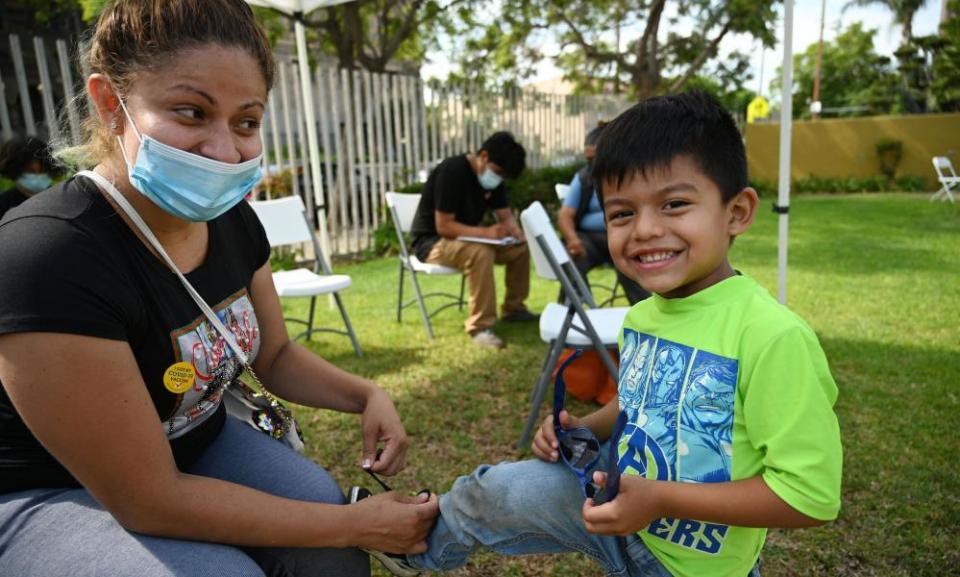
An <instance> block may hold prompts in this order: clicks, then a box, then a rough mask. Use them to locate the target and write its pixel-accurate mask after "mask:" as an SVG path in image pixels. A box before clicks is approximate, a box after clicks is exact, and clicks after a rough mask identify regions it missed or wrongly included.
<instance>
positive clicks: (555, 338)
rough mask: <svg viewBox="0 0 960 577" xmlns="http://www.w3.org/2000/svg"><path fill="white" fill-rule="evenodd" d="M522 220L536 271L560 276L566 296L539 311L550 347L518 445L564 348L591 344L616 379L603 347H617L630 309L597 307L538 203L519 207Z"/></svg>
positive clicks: (532, 422)
mask: <svg viewBox="0 0 960 577" xmlns="http://www.w3.org/2000/svg"><path fill="white" fill-rule="evenodd" d="M520 222H521V224H522V225H523V233H524V235H525V236H526V237H527V244H528V245H529V247H530V254H531V256H532V257H533V264H534V268H535V269H536V271H537V275H539V276H540V277H541V278H545V279H548V280H555V281H559V282H560V285H561V286H562V287H563V291H564V295H565V301H566V302H564V303H563V304H560V303H548V304H547V306H546V308H544V309H543V312H542V313H540V338H541V339H542V340H543V341H544V342H546V343H549V344H550V348H549V350H548V351H547V358H546V360H545V361H544V363H543V369H541V371H540V376H538V377H537V382H536V384H535V385H534V388H533V399H532V402H531V407H530V414H529V416H528V417H527V423H526V425H525V426H524V428H523V433H522V434H521V435H520V442H519V443H518V446H521V447H523V446H526V445H527V444H528V443H529V442H530V434H531V433H532V431H533V427H534V426H535V425H536V423H537V420H538V418H539V415H540V405H541V404H542V403H543V398H544V396H545V395H546V391H547V387H548V385H549V381H550V375H551V373H552V372H553V368H554V367H555V366H556V364H557V359H559V358H560V353H561V352H563V349H564V348H565V347H579V348H583V347H593V348H594V349H595V350H596V351H597V352H598V353H599V354H600V358H601V359H603V364H604V365H605V366H606V367H607V370H608V371H610V374H611V375H612V376H613V378H614V380H616V379H617V376H618V371H617V365H616V364H614V362H613V359H612V358H611V357H610V353H609V352H608V351H607V349H608V348H609V347H616V346H617V337H618V336H619V334H620V327H621V326H622V325H623V318H624V317H625V316H626V314H627V311H628V310H630V308H629V307H611V308H597V305H596V303H595V302H594V300H593V296H592V295H591V294H590V289H589V287H587V284H586V283H585V282H584V281H583V278H582V277H581V276H580V272H579V271H578V270H577V267H576V266H574V264H573V261H571V260H570V256H569V255H568V254H567V251H566V250H565V249H564V247H563V244H562V243H561V242H560V237H559V236H557V232H556V231H555V230H554V229H553V225H552V224H551V223H550V218H549V217H548V216H547V212H546V210H544V208H543V205H542V204H540V203H539V202H534V203H533V204H531V205H530V206H529V207H528V208H527V209H526V210H524V211H523V212H521V213H520ZM588 307H589V308H588Z"/></svg>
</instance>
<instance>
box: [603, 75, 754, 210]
mask: <svg viewBox="0 0 960 577" xmlns="http://www.w3.org/2000/svg"><path fill="white" fill-rule="evenodd" d="M678 156H689V157H690V158H691V159H693V161H694V162H695V163H696V164H697V166H699V167H700V170H701V171H703V174H705V175H706V176H707V178H709V179H710V180H712V181H713V182H714V184H716V185H717V188H719V189H720V194H721V196H722V197H723V202H724V203H727V202H729V201H730V199H732V198H733V197H734V196H736V195H737V193H739V192H740V191H741V190H743V189H744V188H746V187H747V186H748V181H747V153H746V149H745V148H744V146H743V138H742V137H741V136H740V130H739V129H738V128H737V123H736V122H734V120H733V117H732V116H730V113H729V112H727V111H726V110H725V109H724V108H723V107H722V106H721V105H720V103H719V102H717V100H716V99H714V98H713V97H712V96H710V95H709V94H707V93H706V92H703V91H700V90H694V91H690V92H686V93H683V94H671V95H667V96H657V97H655V98H650V99H648V100H644V101H643V102H640V103H639V104H637V105H635V106H633V107H632V108H630V109H629V110H627V111H626V112H624V113H622V114H621V115H620V116H618V117H616V118H615V119H614V120H613V121H612V122H610V123H609V124H607V125H606V127H604V129H603V132H602V133H601V134H600V138H599V140H598V141H597V157H596V159H595V160H594V161H593V180H594V182H596V183H598V184H600V186H598V187H597V191H598V193H599V194H600V195H601V198H602V194H603V192H602V189H603V185H607V184H612V185H613V186H615V187H619V186H620V185H621V184H622V183H623V182H624V181H625V180H628V179H630V178H633V177H634V176H635V175H636V174H640V175H641V176H646V174H647V172H648V171H650V170H661V169H665V168H667V167H669V166H670V163H671V162H673V159H674V158H676V157H678Z"/></svg>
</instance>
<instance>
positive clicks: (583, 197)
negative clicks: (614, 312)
mask: <svg viewBox="0 0 960 577" xmlns="http://www.w3.org/2000/svg"><path fill="white" fill-rule="evenodd" d="M602 130H603V125H602V124H601V125H600V126H597V127H596V128H594V129H593V130H591V131H590V132H588V133H587V137H586V138H585V139H584V141H583V156H584V157H586V159H587V165H586V166H584V167H583V168H582V169H580V171H579V172H577V174H576V175H574V177H573V180H572V181H571V182H570V189H569V190H568V191H567V195H566V196H565V197H564V198H563V205H562V206H561V207H560V213H559V214H557V225H558V226H559V227H560V234H562V235H563V239H564V242H565V243H566V245H567V252H569V253H570V256H571V257H572V258H573V263H574V264H575V265H576V266H577V270H579V271H580V275H581V276H583V278H584V280H586V279H587V272H588V271H589V270H590V269H593V268H595V267H598V266H600V265H602V264H608V265H610V266H613V259H611V258H610V249H609V248H607V225H606V223H605V222H604V219H603V209H602V208H601V207H600V200H599V199H598V198H597V193H596V190H595V189H594V186H593V178H592V177H591V176H590V172H591V171H592V170H593V157H594V155H595V154H596V150H597V139H598V138H599V137H600V132H601V131H602ZM614 270H616V269H614ZM616 272H617V279H618V280H619V281H620V286H622V287H623V290H624V292H626V293H627V300H628V301H629V302H630V304H631V305H632V304H636V303H637V302H639V301H641V300H643V299H645V298H647V297H648V296H650V293H648V292H647V291H645V290H644V289H643V287H641V286H640V285H638V284H637V283H635V282H634V281H632V280H630V278H629V277H627V275H625V274H623V273H622V272H620V271H619V270H616ZM560 293H561V300H563V291H562V290H561V291H560Z"/></svg>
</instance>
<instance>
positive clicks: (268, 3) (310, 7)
mask: <svg viewBox="0 0 960 577" xmlns="http://www.w3.org/2000/svg"><path fill="white" fill-rule="evenodd" d="M349 1H351V0H247V3H248V4H252V5H254V6H264V7H267V8H273V9H274V10H277V11H279V12H283V13H284V14H288V15H289V16H290V17H291V18H293V31H294V35H295V36H296V41H297V62H298V65H299V72H300V86H301V92H302V96H303V102H304V107H303V108H304V121H305V122H306V123H307V151H308V154H309V155H310V179H311V181H312V182H313V199H314V202H315V206H316V207H317V212H318V215H317V217H318V218H317V221H318V222H317V224H318V225H319V227H320V243H321V245H322V248H323V252H324V253H325V254H326V255H327V256H328V257H329V255H330V254H331V253H330V233H329V232H328V231H327V208H326V204H325V203H324V201H323V181H322V180H321V176H320V146H319V144H317V117H316V114H315V112H316V111H315V110H314V108H313V103H314V102H315V101H314V99H313V84H312V83H311V82H310V62H309V60H308V57H307V34H306V31H305V30H304V26H303V22H304V17H305V16H306V14H308V13H310V12H312V11H314V10H316V9H317V8H323V7H325V6H333V5H336V4H345V3H346V2H349Z"/></svg>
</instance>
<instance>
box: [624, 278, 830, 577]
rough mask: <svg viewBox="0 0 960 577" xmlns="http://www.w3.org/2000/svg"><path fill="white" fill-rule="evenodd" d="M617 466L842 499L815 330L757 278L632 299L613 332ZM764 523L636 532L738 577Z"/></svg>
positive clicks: (680, 556)
mask: <svg viewBox="0 0 960 577" xmlns="http://www.w3.org/2000/svg"><path fill="white" fill-rule="evenodd" d="M620 339H621V340H620V379H619V400H620V408H621V409H623V410H626V411H627V414H628V417H629V424H628V425H627V427H626V429H625V431H624V434H623V436H622V437H621V440H620V444H619V455H620V458H619V465H620V470H621V471H623V472H624V474H637V475H644V476H645V477H646V478H648V479H656V480H661V481H675V482H681V483H723V482H726V481H735V480H738V479H746V478H750V477H754V476H757V475H762V477H763V480H764V481H765V482H766V483H767V485H768V486H769V487H770V489H771V490H773V492H774V493H776V494H777V495H778V496H779V497H780V498H781V499H783V500H784V501H786V502H787V504H789V505H790V506H792V507H793V508H795V509H797V510H798V511H800V512H801V513H804V514H805V515H808V516H810V517H813V518H815V519H822V520H830V519H834V518H836V516H837V513H838V511H839V509H840V475H841V466H842V449H841V446H840V429H839V426H838V424H837V418H836V415H835V414H834V411H833V404H834V402H835V401H836V399H837V386H836V383H834V381H833V377H832V376H831V375H830V369H829V367H828V366H827V359H826V357H825V356H824V354H823V350H822V349H821V348H820V343H819V341H818V340H817V337H816V335H815V334H814V332H813V330H811V329H810V327H809V326H807V324H806V323H805V322H804V321H803V320H802V319H800V317H798V316H797V315H795V314H794V313H793V312H791V311H790V310H789V309H787V308H786V307H784V306H782V305H780V304H779V303H777V302H776V301H775V300H774V299H773V298H772V297H771V296H770V294H769V293H768V292H767V291H766V290H765V289H763V288H762V287H760V286H759V285H758V284H757V283H756V282H755V281H754V280H753V279H751V278H749V277H746V276H735V277H732V278H729V279H726V280H724V281H722V282H720V283H717V284H716V285H713V286H711V287H709V288H707V289H705V290H703V291H700V292H698V293H697V294H695V295H692V296H690V297H687V298H683V299H665V298H662V297H660V296H658V295H654V296H652V297H651V298H649V299H647V300H645V301H641V302H640V303H637V304H636V305H634V306H633V308H631V309H630V311H629V313H628V314H627V316H626V319H625V320H624V324H623V330H622V331H621V334H620ZM766 532H767V530H766V529H752V528H745V527H734V526H728V525H723V524H719V523H707V522H703V521H698V520H695V519H669V518H664V519H658V520H656V521H654V522H653V523H651V524H650V525H649V526H648V527H646V528H645V529H643V530H641V531H640V532H638V533H637V535H638V536H639V537H640V538H641V539H643V541H644V543H645V544H646V545H647V547H648V548H649V549H650V550H651V552H652V553H653V554H654V555H655V556H656V557H657V559H659V560H660V561H661V562H662V563H663V564H664V565H665V566H666V567H667V569H668V570H670V572H671V573H672V574H674V575H678V576H691V577H693V576H702V575H710V576H712V577H723V576H728V575H729V576H736V577H744V576H745V575H747V574H748V573H749V571H750V569H751V568H752V567H753V566H754V565H755V564H756V562H757V558H758V557H759V555H760V550H761V549H762V548H763V542H764V539H765V538H766Z"/></svg>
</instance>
